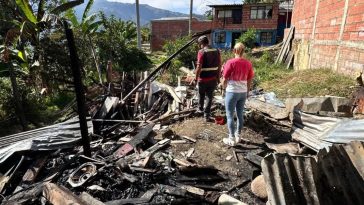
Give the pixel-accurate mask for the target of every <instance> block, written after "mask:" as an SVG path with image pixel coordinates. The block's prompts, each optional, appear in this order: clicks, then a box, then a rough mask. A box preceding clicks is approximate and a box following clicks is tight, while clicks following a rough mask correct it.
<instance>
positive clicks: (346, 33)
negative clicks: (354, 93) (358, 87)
mask: <svg viewBox="0 0 364 205" xmlns="http://www.w3.org/2000/svg"><path fill="white" fill-rule="evenodd" d="M292 25H294V26H295V29H296V31H295V41H294V42H295V43H294V49H295V62H294V67H295V69H309V68H330V69H333V70H335V71H337V72H339V73H345V74H357V73H358V72H359V71H362V70H363V69H364V1H363V0H295V1H294V8H293V16H292Z"/></svg>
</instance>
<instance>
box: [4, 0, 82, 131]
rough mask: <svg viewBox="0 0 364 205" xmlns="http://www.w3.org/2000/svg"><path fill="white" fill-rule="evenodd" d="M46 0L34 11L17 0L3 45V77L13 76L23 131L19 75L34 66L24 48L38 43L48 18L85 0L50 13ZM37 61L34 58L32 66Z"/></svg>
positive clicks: (14, 94) (67, 3) (24, 120)
mask: <svg viewBox="0 0 364 205" xmlns="http://www.w3.org/2000/svg"><path fill="white" fill-rule="evenodd" d="M10 3H12V2H10ZM45 3H46V0H39V2H38V9H37V12H34V11H33V9H32V7H31V6H30V4H29V0H15V4H16V5H14V6H16V7H17V11H18V13H19V14H18V18H16V19H14V20H12V23H13V28H12V29H10V30H9V31H8V32H7V34H6V37H5V41H4V45H2V46H1V47H0V56H1V58H0V76H1V77H9V78H10V81H11V86H12V90H13V97H14V101H15V108H16V109H15V110H16V114H17V116H18V118H19V121H20V123H21V125H22V127H23V130H26V129H27V127H28V125H27V120H26V118H25V115H24V109H23V106H22V99H21V96H20V95H19V87H18V84H17V80H16V78H17V76H19V75H20V74H27V72H28V71H29V68H30V67H31V66H30V63H29V59H28V57H27V56H28V55H27V52H26V49H25V48H26V47H27V45H29V44H30V45H33V46H35V47H36V46H37V44H38V42H39V36H40V33H41V31H42V30H43V28H44V24H46V23H49V22H47V21H50V20H55V19H58V18H57V15H59V14H60V13H62V12H65V11H67V10H68V9H70V8H72V7H74V6H76V5H79V4H82V3H83V0H74V1H69V2H65V3H64V4H62V5H60V6H58V7H56V8H54V9H53V10H51V11H49V12H48V13H47V12H46V11H45V10H44V5H45ZM33 50H36V49H33ZM37 64H38V63H37V61H35V63H34V64H33V65H37Z"/></svg>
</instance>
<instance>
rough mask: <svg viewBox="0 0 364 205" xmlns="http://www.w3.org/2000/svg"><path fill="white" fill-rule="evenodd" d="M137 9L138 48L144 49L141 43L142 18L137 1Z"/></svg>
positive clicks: (136, 0)
mask: <svg viewBox="0 0 364 205" xmlns="http://www.w3.org/2000/svg"><path fill="white" fill-rule="evenodd" d="M135 9H136V17H137V19H136V24H137V41H138V48H139V49H141V48H142V42H141V34H140V16H139V0H135Z"/></svg>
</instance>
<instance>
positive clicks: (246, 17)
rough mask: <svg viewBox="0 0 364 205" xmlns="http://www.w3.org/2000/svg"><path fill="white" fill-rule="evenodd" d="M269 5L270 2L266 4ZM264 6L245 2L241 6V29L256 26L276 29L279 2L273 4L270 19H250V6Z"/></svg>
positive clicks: (257, 27)
mask: <svg viewBox="0 0 364 205" xmlns="http://www.w3.org/2000/svg"><path fill="white" fill-rule="evenodd" d="M267 5H271V4H267ZM252 6H264V4H258V5H254V4H245V5H244V6H243V29H244V30H246V29H248V28H256V29H277V24H278V16H279V4H278V3H277V4H273V12H272V18H271V19H250V7H252Z"/></svg>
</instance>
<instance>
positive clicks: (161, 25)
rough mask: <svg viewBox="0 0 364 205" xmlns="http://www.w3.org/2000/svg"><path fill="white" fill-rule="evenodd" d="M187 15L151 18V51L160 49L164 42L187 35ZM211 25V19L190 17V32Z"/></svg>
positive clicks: (201, 29) (204, 28)
mask: <svg viewBox="0 0 364 205" xmlns="http://www.w3.org/2000/svg"><path fill="white" fill-rule="evenodd" d="M188 22H189V18H188V17H171V18H162V19H156V20H152V22H151V23H152V25H151V26H152V29H151V30H152V36H151V43H150V44H151V49H152V51H157V50H162V47H163V45H164V43H165V42H166V41H168V40H175V39H177V38H179V37H182V36H187V35H188ZM210 27H211V21H201V20H198V19H196V18H193V19H192V29H191V30H192V33H197V32H201V31H204V30H206V29H208V28H210Z"/></svg>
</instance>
